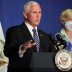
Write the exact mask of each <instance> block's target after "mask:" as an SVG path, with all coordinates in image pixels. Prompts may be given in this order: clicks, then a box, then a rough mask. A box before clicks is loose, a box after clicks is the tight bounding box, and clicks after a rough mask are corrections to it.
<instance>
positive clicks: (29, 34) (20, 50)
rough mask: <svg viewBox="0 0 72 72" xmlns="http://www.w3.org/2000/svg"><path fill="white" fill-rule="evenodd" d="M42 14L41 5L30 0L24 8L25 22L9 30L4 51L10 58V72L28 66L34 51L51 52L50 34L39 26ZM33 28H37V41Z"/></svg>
mask: <svg viewBox="0 0 72 72" xmlns="http://www.w3.org/2000/svg"><path fill="white" fill-rule="evenodd" d="M41 14H42V11H41V7H40V5H39V4H38V3H37V2H35V1H29V2H28V3H26V4H25V5H24V8H23V16H24V18H25V22H24V23H22V25H18V26H15V27H11V28H9V29H8V30H7V33H6V42H5V46H4V53H5V55H6V56H7V57H8V58H9V66H8V71H9V72H17V71H16V69H17V70H18V71H19V70H20V71H21V70H25V69H24V68H28V67H29V65H30V60H31V54H32V52H49V51H50V50H51V49H52V48H53V44H52V42H51V40H50V39H49V37H48V35H47V34H46V33H45V32H43V31H42V30H40V29H38V27H37V26H38V24H39V22H40V19H41ZM33 29H35V30H36V33H37V36H36V37H38V39H37V38H36V40H37V41H36V40H35V39H34V36H33V35H34V32H33ZM26 70H27V69H26Z"/></svg>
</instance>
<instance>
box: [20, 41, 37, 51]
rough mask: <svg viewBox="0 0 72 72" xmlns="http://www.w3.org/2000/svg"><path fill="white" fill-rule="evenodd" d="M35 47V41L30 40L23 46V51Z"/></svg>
mask: <svg viewBox="0 0 72 72" xmlns="http://www.w3.org/2000/svg"><path fill="white" fill-rule="evenodd" d="M34 45H36V43H33V40H29V41H27V42H26V43H24V44H22V47H21V49H22V50H24V49H28V48H32V47H33V46H34Z"/></svg>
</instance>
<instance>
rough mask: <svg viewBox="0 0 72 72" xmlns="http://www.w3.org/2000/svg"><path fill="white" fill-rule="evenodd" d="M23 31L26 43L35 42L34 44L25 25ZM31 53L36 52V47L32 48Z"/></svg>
mask: <svg viewBox="0 0 72 72" xmlns="http://www.w3.org/2000/svg"><path fill="white" fill-rule="evenodd" d="M22 31H23V36H24V40H25V41H29V40H33V42H34V39H33V38H32V36H31V34H30V32H29V30H28V28H27V27H26V25H25V24H23V25H22ZM30 51H36V46H33V48H31V49H30Z"/></svg>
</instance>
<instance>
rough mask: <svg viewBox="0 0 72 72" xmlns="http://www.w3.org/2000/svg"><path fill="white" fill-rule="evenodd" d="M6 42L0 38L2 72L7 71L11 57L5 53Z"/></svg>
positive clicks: (0, 71) (0, 66)
mask: <svg viewBox="0 0 72 72" xmlns="http://www.w3.org/2000/svg"><path fill="white" fill-rule="evenodd" d="M3 51H4V42H3V41H2V40H1V39H0V72H7V70H8V68H7V67H8V62H9V59H8V58H7V57H6V56H5V55H4V52H3Z"/></svg>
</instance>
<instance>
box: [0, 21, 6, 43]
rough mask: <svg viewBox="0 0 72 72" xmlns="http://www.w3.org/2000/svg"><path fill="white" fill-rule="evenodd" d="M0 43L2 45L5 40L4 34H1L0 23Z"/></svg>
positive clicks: (0, 26)
mask: <svg viewBox="0 0 72 72" xmlns="http://www.w3.org/2000/svg"><path fill="white" fill-rule="evenodd" d="M0 41H2V42H3V43H4V42H5V38H4V33H3V29H2V25H1V22H0Z"/></svg>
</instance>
